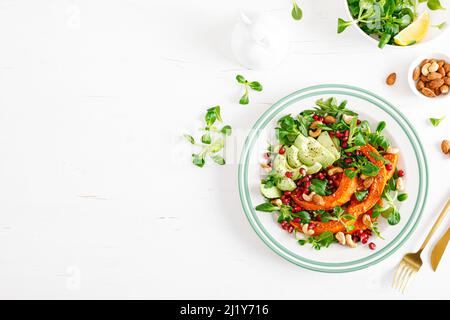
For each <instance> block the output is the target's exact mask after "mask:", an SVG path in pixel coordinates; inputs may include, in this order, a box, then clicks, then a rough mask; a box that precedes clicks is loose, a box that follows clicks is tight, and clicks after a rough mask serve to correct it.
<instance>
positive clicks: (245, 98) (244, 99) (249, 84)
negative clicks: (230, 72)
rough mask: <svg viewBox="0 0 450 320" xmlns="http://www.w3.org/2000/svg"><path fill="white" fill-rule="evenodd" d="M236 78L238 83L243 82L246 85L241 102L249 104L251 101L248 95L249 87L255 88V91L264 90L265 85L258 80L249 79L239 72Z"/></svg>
mask: <svg viewBox="0 0 450 320" xmlns="http://www.w3.org/2000/svg"><path fill="white" fill-rule="evenodd" d="M236 80H237V82H238V83H240V84H243V85H244V90H245V91H244V95H243V96H242V97H241V99H240V100H239V103H240V104H248V103H249V97H248V94H249V92H248V88H250V89H252V90H254V91H262V90H263V87H262V85H261V84H260V83H259V82H258V81H252V82H250V81H247V80H246V79H245V78H244V76H242V75H240V74H238V75H237V76H236Z"/></svg>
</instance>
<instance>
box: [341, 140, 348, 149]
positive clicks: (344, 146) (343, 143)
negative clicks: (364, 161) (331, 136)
mask: <svg viewBox="0 0 450 320" xmlns="http://www.w3.org/2000/svg"><path fill="white" fill-rule="evenodd" d="M341 146H342V148H344V149H347V148H348V143H347V141H344V142H342V143H341Z"/></svg>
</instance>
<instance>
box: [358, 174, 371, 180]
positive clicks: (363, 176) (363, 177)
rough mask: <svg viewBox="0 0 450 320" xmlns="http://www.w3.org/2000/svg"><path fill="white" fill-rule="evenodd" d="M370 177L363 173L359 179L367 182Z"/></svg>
mask: <svg viewBox="0 0 450 320" xmlns="http://www.w3.org/2000/svg"><path fill="white" fill-rule="evenodd" d="M368 177H369V176H366V175H365V174H364V173H361V175H360V176H359V178H360V179H361V180H366V179H367V178H368Z"/></svg>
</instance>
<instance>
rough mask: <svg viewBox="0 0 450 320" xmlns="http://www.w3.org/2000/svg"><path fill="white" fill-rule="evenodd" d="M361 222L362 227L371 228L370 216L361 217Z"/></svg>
mask: <svg viewBox="0 0 450 320" xmlns="http://www.w3.org/2000/svg"><path fill="white" fill-rule="evenodd" d="M362 222H363V223H364V225H365V226H366V227H369V228H370V227H372V219H371V218H370V216H369V215H368V214H365V215H363V217H362Z"/></svg>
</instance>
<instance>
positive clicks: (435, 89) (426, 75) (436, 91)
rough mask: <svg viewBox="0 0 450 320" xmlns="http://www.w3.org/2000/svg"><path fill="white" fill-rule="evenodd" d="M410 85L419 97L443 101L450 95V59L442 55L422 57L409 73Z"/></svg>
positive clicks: (414, 62)
mask: <svg viewBox="0 0 450 320" xmlns="http://www.w3.org/2000/svg"><path fill="white" fill-rule="evenodd" d="M408 83H409V86H410V88H411V90H412V91H413V92H414V93H415V94H416V95H417V96H419V97H422V98H426V99H442V98H444V97H448V96H449V95H450V94H449V93H450V57H449V56H447V55H445V54H442V53H434V54H428V55H424V56H421V57H419V58H417V59H416V60H414V61H413V63H412V64H411V66H410V67H409V71H408Z"/></svg>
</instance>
